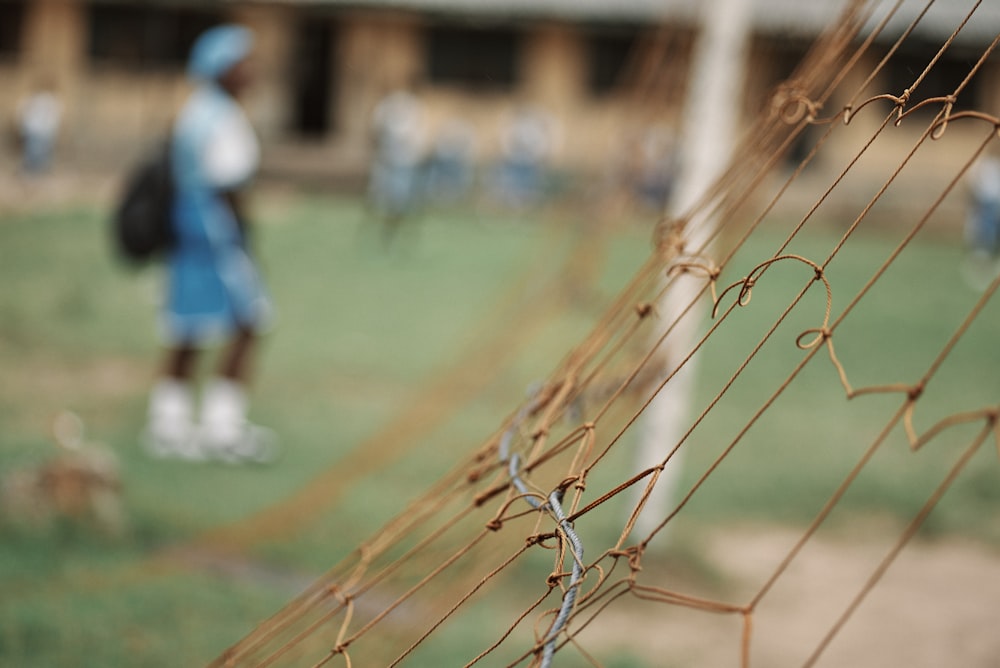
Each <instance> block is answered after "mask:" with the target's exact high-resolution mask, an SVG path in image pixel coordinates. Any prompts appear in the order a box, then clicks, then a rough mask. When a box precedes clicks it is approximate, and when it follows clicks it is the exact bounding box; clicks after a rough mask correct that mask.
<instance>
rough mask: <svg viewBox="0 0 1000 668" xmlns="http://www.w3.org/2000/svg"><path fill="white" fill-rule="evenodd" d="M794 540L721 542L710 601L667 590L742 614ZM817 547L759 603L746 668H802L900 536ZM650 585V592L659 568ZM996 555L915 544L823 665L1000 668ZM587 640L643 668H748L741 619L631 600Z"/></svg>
mask: <svg viewBox="0 0 1000 668" xmlns="http://www.w3.org/2000/svg"><path fill="white" fill-rule="evenodd" d="M798 535H799V534H797V533H795V532H793V531H791V530H788V529H779V528H766V529H762V528H755V529H752V530H751V529H737V530H726V531H719V532H717V533H715V534H713V535H712V536H710V537H709V538H708V539H706V540H705V543H704V548H703V551H704V554H703V557H704V559H705V560H706V562H707V563H708V564H709V566H710V568H712V569H715V570H717V572H718V574H719V575H720V578H721V581H720V583H717V584H716V585H711V586H709V587H708V589H710V590H712V591H708V592H706V591H705V589H706V588H705V587H704V586H702V587H700V588H701V589H702V591H692V589H695V590H697V589H699V586H698V585H693V586H690V587H686V586H685V584H684V583H677V582H670V583H669V584H668V585H667V587H668V588H672V589H676V590H678V591H680V592H682V593H686V594H694V595H698V596H705V597H710V598H712V600H716V601H720V602H725V603H731V604H735V605H738V606H742V605H746V604H747V603H749V602H750V601H751V600H753V598H754V596H755V595H756V594H757V593H758V592H759V591H761V588H762V587H763V585H764V583H765V582H767V581H768V579H769V578H770V576H771V574H772V573H773V572H774V571H775V569H776V568H777V566H778V564H780V563H781V561H782V559H783V558H784V556H785V555H786V554H787V553H788V551H789V549H790V548H791V546H792V545H794V543H795V541H796V539H797V538H798ZM898 535H899V534H898V531H896V532H884V533H882V534H881V535H878V534H870V533H868V534H865V535H863V536H859V537H854V538H850V539H848V538H846V537H828V538H824V537H817V538H815V539H814V540H812V541H810V543H809V544H808V545H807V547H806V549H805V550H803V552H802V553H801V554H800V556H799V557H798V558H797V559H796V560H795V561H793V562H792V564H791V566H790V568H789V569H788V570H787V571H786V572H785V573H784V574H783V575H782V576H781V577H780V578H778V580H777V581H776V583H775V585H774V586H773V587H772V588H771V589H770V590H769V591H768V592H767V593H766V595H765V596H764V597H763V598H761V600H760V603H759V605H758V606H757V607H756V609H755V612H754V614H753V618H752V619H753V629H752V636H751V650H750V665H751V666H755V667H763V668H775V667H778V668H780V667H784V666H802V665H805V664H806V663H807V661H808V660H809V658H810V657H811V656H812V655H813V653H814V652H815V651H816V649H817V647H818V646H819V645H820V644H821V642H822V641H823V639H824V637H826V636H827V634H828V633H829V632H830V630H831V628H833V626H834V625H835V624H836V622H837V620H838V619H839V618H840V617H841V616H842V615H843V613H844V612H845V610H846V609H847V608H848V606H849V605H850V603H851V601H852V600H853V599H854V598H855V596H856V595H857V594H858V592H859V591H860V590H861V589H862V588H863V587H864V585H865V583H866V581H868V579H869V578H870V577H872V574H873V572H875V570H876V568H877V567H878V565H879V563H880V562H881V561H882V560H883V558H884V557H885V556H886V554H887V553H888V551H889V550H890V548H891V546H892V544H893V542H894V541H895V539H896V538H897V536H898ZM650 570H652V571H654V573H652V574H651V577H648V578H647V577H645V575H644V576H643V580H644V581H645V582H646V583H648V584H652V585H657V586H663V583H655V582H654V580H655V579H656V578H657V577H659V568H657V567H654V568H653V569H650ZM998 612H1000V550H998V549H996V548H991V547H989V546H985V545H981V544H978V543H974V542H970V541H965V540H954V539H949V540H940V541H926V540H916V541H914V542H912V543H911V544H909V545H908V546H907V547H906V549H904V550H903V552H902V553H901V554H900V555H899V557H898V558H897V560H896V561H895V562H894V563H893V564H892V566H891V567H890V568H889V570H888V572H887V573H886V574H885V576H884V577H883V578H882V579H881V580H880V581H879V582H878V584H877V585H876V586H875V588H874V589H873V590H872V591H871V592H870V594H869V595H868V596H867V597H866V598H865V599H864V600H863V602H862V603H861V604H860V606H859V607H858V608H857V609H856V611H855V612H854V614H853V615H851V616H850V618H849V620H848V621H847V622H846V624H844V626H843V627H842V629H841V630H840V631H839V632H838V633H837V634H836V635H835V636H834V637H833V639H832V641H831V642H830V643H829V645H828V646H827V647H826V649H825V650H824V651H823V652H822V653H821V654H820V655H819V658H818V660H817V661H816V662H815V664H814V665H815V666H827V667H838V668H839V667H851V668H868V667H870V668H885V667H887V666H907V667H909V668H940V667H942V666H956V667H962V668H997V666H1000V634H998V633H997V630H996V629H997V614H998ZM599 619H600V621H599V623H595V624H593V625H591V626H590V627H588V628H587V629H586V632H585V633H584V634H582V635H581V641H582V642H583V645H584V646H585V647H587V648H589V649H595V650H596V649H598V647H600V648H601V651H600V654H601V655H602V656H608V655H609V654H608V652H607V650H609V649H610V650H612V654H611V655H612V656H613V655H614V653H616V651H617V652H620V653H622V654H626V655H628V656H631V657H635V658H636V659H637V660H641V661H643V662H644V665H649V666H656V667H665V668H669V667H672V666H731V667H737V666H741V656H740V655H741V642H742V633H743V623H742V616H741V615H740V614H738V613H737V614H722V613H714V612H706V611H702V610H695V609H689V608H685V607H677V606H673V605H667V604H663V603H649V602H641V603H639V604H638V605H636V604H634V602H633V601H631V600H630V599H624V604H623V605H621V606H616V607H612V608H610V609H609V610H607V611H606V613H605V614H603V615H601V616H600V618H599Z"/></svg>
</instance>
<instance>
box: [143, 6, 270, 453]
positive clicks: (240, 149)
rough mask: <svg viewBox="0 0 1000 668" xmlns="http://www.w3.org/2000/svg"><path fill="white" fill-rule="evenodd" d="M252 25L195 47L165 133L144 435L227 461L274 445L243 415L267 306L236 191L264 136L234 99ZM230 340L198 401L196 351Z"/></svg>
mask: <svg viewBox="0 0 1000 668" xmlns="http://www.w3.org/2000/svg"><path fill="white" fill-rule="evenodd" d="M252 47H253V34H252V33H251V32H250V30H248V29H247V28H245V27H242V26H238V25H223V26H218V27H215V28H212V29H210V30H208V31H207V32H205V33H203V34H202V35H201V36H200V37H199V38H198V39H197V40H196V42H195V44H194V46H193V47H192V51H191V56H190V60H189V63H188V74H189V76H190V77H191V79H193V81H194V83H195V86H194V90H193V92H192V93H191V95H190V97H189V99H188V101H187V102H186V104H185V106H184V107H183V109H182V110H181V112H180V114H179V116H178V117H177V119H176V121H175V124H174V127H173V132H172V139H171V151H172V155H171V160H172V169H173V176H174V182H175V196H174V206H173V212H172V213H173V215H172V219H173V223H174V233H175V234H174V237H175V243H174V246H173V248H172V250H171V251H170V254H169V257H168V260H167V265H168V270H167V286H168V287H167V297H166V301H165V304H164V309H163V314H162V317H163V322H162V325H163V332H164V336H165V339H166V343H167V351H166V359H165V361H164V364H163V369H162V372H161V375H160V378H159V379H158V381H157V383H156V384H155V386H154V387H153V390H152V393H151V396H150V402H149V421H148V427H147V438H146V443H147V446H148V448H149V449H150V451H151V453H152V454H154V455H157V456H176V457H182V458H188V459H223V460H230V461H242V460H248V459H250V460H263V459H268V458H270V457H271V456H272V455H273V437H272V436H271V434H270V432H268V431H267V430H265V429H263V428H261V427H257V426H255V425H252V424H251V423H249V422H248V421H247V417H246V413H247V394H246V386H247V382H248V380H249V376H250V364H251V361H252V358H253V355H254V351H255V349H256V345H257V341H258V337H259V334H260V333H261V331H262V330H263V329H264V328H265V327H266V326H267V323H268V321H269V318H270V312H271V306H270V302H269V299H268V296H267V294H266V291H265V287H264V284H263V281H262V279H261V276H260V272H259V270H258V267H257V264H256V263H255V261H254V259H253V257H252V256H251V254H250V251H249V248H248V244H247V238H246V233H247V230H246V225H245V219H244V218H243V216H242V214H241V197H242V194H243V192H244V190H245V189H246V187H247V186H248V184H249V183H250V181H251V179H252V178H253V176H254V174H255V172H256V171H257V167H258V163H259V159H260V146H259V144H258V141H257V138H256V135H255V134H254V131H253V128H252V127H251V125H250V122H249V120H248V119H247V116H246V114H245V113H244V111H243V109H242V107H241V106H240V102H239V100H240V96H241V94H242V93H243V92H244V91H245V90H246V89H247V87H248V86H249V84H250V83H251V69H250V60H249V58H250V55H251V51H252ZM220 339H224V340H226V341H227V344H226V346H225V348H224V349H223V351H222V355H221V358H220V360H219V365H218V368H217V369H216V372H215V374H214V376H213V377H212V378H210V379H209V380H208V381H207V382H206V384H205V387H204V388H203V391H202V393H201V401H200V411H199V410H196V402H195V395H194V381H195V377H196V371H197V368H196V367H197V363H198V360H199V357H200V355H201V352H202V351H203V350H204V349H205V348H206V347H207V346H208V345H210V344H213V343H214V342H216V341H218V340H220Z"/></svg>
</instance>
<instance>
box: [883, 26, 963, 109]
mask: <svg viewBox="0 0 1000 668" xmlns="http://www.w3.org/2000/svg"><path fill="white" fill-rule="evenodd" d="M938 48H939V47H938V45H936V44H931V43H923V42H914V43H912V44H910V43H905V44H904V45H903V47H902V48H901V49H900V50H899V51H898V52H897V53H895V54H893V56H892V58H890V59H889V62H888V63H887V65H886V75H887V77H888V84H889V89H890V92H892V93H893V94H894V95H901V94H902V93H903V91H904V90H906V89H907V88H910V89H912V90H911V94H910V100H909V102H908V103H907V109H912V108H913V107H914V106H916V105H917V104H919V103H920V102H921V101H922V100H927V99H929V98H935V97H945V96H948V95H951V94H952V93H954V92H955V90H956V89H957V88H958V87H959V86H960V85H961V83H962V81H964V80H965V78H966V77H967V76H969V73H970V72H971V71H972V68H973V67H975V65H976V62H977V61H978V59H979V56H980V55H981V52H980V51H976V50H972V49H964V48H962V47H956V46H952V47H951V48H949V49H948V50H947V51H945V52H944V53H943V54H942V55H941V58H940V59H939V60H938V61H937V62H936V63H935V64H934V66H933V67H932V68H931V69H930V71H928V72H927V74H926V76H925V77H924V78H923V79H922V80H921V81H920V83H919V84H918V85H917V86H916V87H914V83H916V81H917V79H918V78H919V77H920V75H921V73H922V72H923V71H924V69H925V68H926V67H927V65H928V64H929V63H930V62H931V60H932V59H933V58H934V54H935V53H936V52H937V50H938ZM980 79H982V77H973V78H972V79H971V80H970V81H969V83H968V84H966V86H965V87H964V88H963V89H962V91H961V92H960V93H959V95H958V98H957V100H956V103H955V110H959V109H968V108H971V107H974V106H976V104H977V102H978V99H979V94H980ZM941 109H942V106H941V105H940V104H928V105H927V106H926V107H922V108H921V109H920V110H918V111H917V113H926V114H929V115H934V114H937V113H938V112H939V111H941Z"/></svg>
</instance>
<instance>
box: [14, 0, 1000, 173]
mask: <svg viewBox="0 0 1000 668" xmlns="http://www.w3.org/2000/svg"><path fill="white" fill-rule="evenodd" d="M752 2H753V3H754V5H755V8H754V17H755V18H754V37H753V41H752V44H753V47H752V55H751V58H752V66H751V67H750V68H749V72H750V76H749V78H748V81H747V90H746V91H745V93H746V95H745V96H744V98H743V100H744V101H743V104H744V105H745V107H746V109H745V111H746V116H747V118H749V117H750V116H751V113H752V112H753V111H755V110H756V109H758V108H759V107H760V106H761V105H763V104H764V103H765V102H766V101H767V99H768V96H769V93H770V91H771V90H772V88H773V86H774V85H775V84H776V83H777V82H778V81H780V80H781V79H782V78H783V77H785V76H787V75H788V74H789V73H790V72H791V70H792V69H793V67H794V66H795V64H796V63H797V62H798V60H799V58H800V57H801V55H802V54H803V53H805V50H806V49H807V48H808V46H809V44H810V43H811V40H812V38H813V37H814V36H815V35H816V34H818V32H819V31H820V30H821V29H822V28H823V27H824V26H825V25H826V24H827V23H828V22H829V21H830V20H831V19H832V18H833V17H835V16H836V15H837V12H838V11H839V9H840V8H841V7H842V5H843V1H842V0H825V1H824V2H802V1H801V0H752ZM958 4H961V5H962V7H961V8H959V7H957V5H958ZM966 4H967V3H956V2H939V3H937V5H936V6H935V11H939V12H943V13H944V14H955V16H956V17H958V18H959V19H960V16H959V15H961V16H964V14H965V12H966V11H967V9H968V8H967V7H965V5H966ZM983 4H984V6H983V7H982V8H981V9H980V14H981V15H982V16H981V17H980V19H981V20H979V21H977V22H975V23H974V24H970V26H968V27H967V29H966V30H964V31H963V33H962V39H961V40H959V41H958V42H957V43H956V44H955V45H954V46H953V47H952V48H951V49H949V51H948V54H947V55H946V57H945V58H944V59H943V60H942V61H941V62H940V63H939V65H938V66H936V67H935V70H934V72H933V74H932V76H931V78H930V79H928V80H927V82H926V85H925V86H924V91H925V93H926V95H925V96H931V95H933V94H934V93H935V92H936V91H937V90H950V89H951V88H952V87H953V86H954V82H955V79H954V77H959V78H958V80H961V78H962V77H964V73H967V72H968V69H969V66H970V65H971V62H974V58H976V57H978V54H979V53H981V51H982V49H983V47H984V45H986V44H989V43H990V42H991V41H992V39H993V38H994V36H995V35H996V33H997V31H998V27H1000V7H997V6H996V4H995V3H983ZM698 5H699V3H698V2H697V1H696V0H615V1H614V2H609V1H607V0H253V1H246V2H236V1H233V0H229V1H227V0H201V1H200V2H192V1H188V0H157V1H152V0H133V1H125V0H107V1H105V0H0V121H2V122H3V123H4V126H7V127H9V125H10V123H9V121H10V119H11V117H12V115H13V113H14V108H15V106H16V103H17V100H18V99H19V98H21V97H22V96H23V95H25V94H26V93H27V92H28V91H30V90H31V89H32V87H33V86H34V85H36V82H37V81H39V80H43V79H44V80H47V81H51V82H54V84H55V86H56V89H57V91H58V92H59V94H60V96H61V98H62V101H63V106H64V124H63V129H62V135H61V146H62V148H63V150H64V155H67V156H69V159H70V160H72V161H73V162H74V163H75V164H76V165H77V166H80V167H86V166H87V165H88V164H89V163H93V164H95V165H101V166H107V165H113V164H115V163H117V162H119V161H120V160H121V159H122V158H123V157H124V156H131V155H132V154H133V153H134V151H135V150H136V146H137V145H142V144H143V143H145V142H148V141H149V139H150V137H153V136H155V135H156V134H157V133H158V132H160V131H161V130H162V129H163V128H165V127H166V126H167V124H168V123H169V120H170V118H171V116H172V114H173V113H174V112H175V110H176V109H177V106H178V104H179V103H180V101H181V100H182V99H183V97H184V95H185V93H186V88H187V85H188V84H187V82H186V81H185V78H184V75H183V68H184V61H185V58H186V55H187V50H188V47H189V46H190V44H191V42H192V40H193V38H194V37H195V35H197V34H198V32H200V31H201V30H202V29H204V28H205V27H207V26H209V25H212V24H215V23H218V22H220V21H224V20H227V21H228V20H234V21H240V22H243V23H245V24H247V25H249V26H250V27H252V28H253V29H254V30H255V31H256V34H257V36H258V40H259V50H258V54H257V61H256V64H257V71H258V74H259V76H260V85H259V86H258V87H257V88H256V89H255V91H254V92H253V95H252V98H251V99H250V100H249V107H250V111H251V114H252V115H253V117H254V120H255V122H256V125H257V127H258V129H259V130H260V133H261V135H262V139H263V140H264V142H265V143H266V145H267V147H268V150H267V153H266V155H267V162H266V164H265V169H266V170H268V171H270V172H272V173H281V174H294V175H297V176H301V177H314V178H322V179H324V180H325V181H326V182H330V180H331V179H345V180H350V179H352V178H356V177H358V176H359V175H360V174H363V170H364V166H365V165H366V164H367V161H368V159H369V154H370V151H371V137H370V118H371V113H372V110H373V109H374V107H375V105H376V104H377V102H378V101H379V100H380V99H381V98H382V97H383V96H384V95H385V94H387V93H388V92H389V91H391V90H394V89H398V88H400V87H412V86H416V87H418V90H419V94H420V96H421V98H422V100H423V102H424V105H425V108H426V110H427V118H428V123H429V126H430V127H429V132H430V133H432V134H433V132H434V131H435V128H438V127H443V126H445V125H447V124H449V123H453V122H454V121H455V120H456V119H460V120H461V121H462V122H464V123H467V124H468V125H469V126H470V127H472V128H474V130H475V134H476V141H475V152H476V157H477V159H478V160H484V161H485V160H490V159H491V158H492V157H493V156H495V155H496V154H497V152H498V151H499V147H500V137H501V136H502V128H503V124H504V123H505V120H506V119H507V118H508V117H509V116H510V115H511V114H512V113H513V112H514V111H515V110H516V109H517V108H519V106H522V105H524V104H532V105H535V106H537V107H539V108H543V109H545V110H546V112H547V113H548V114H550V115H551V116H552V118H554V119H556V121H557V125H558V133H557V135H558V136H557V137H556V138H555V141H554V142H553V149H552V161H553V162H554V164H555V166H556V167H558V168H561V169H563V170H564V171H566V172H567V173H572V172H580V171H583V172H593V171H601V170H607V169H608V168H609V166H611V165H612V164H613V163H614V162H615V161H618V160H621V159H623V158H622V156H623V155H626V156H627V155H629V154H630V153H631V151H630V150H628V149H626V148H625V147H628V146H630V145H631V144H634V143H635V142H637V141H640V140H641V137H642V136H643V133H644V132H645V131H646V130H647V129H649V128H658V129H660V130H662V131H666V132H668V133H669V131H670V129H671V128H672V127H675V126H676V124H677V121H678V118H679V111H680V108H681V103H682V100H683V98H684V93H685V90H686V87H687V86H688V83H689V82H688V81H687V70H688V60H689V54H690V50H691V45H692V43H693V39H694V35H695V34H696V22H697V8H698ZM986 5H989V6H986ZM959 9H960V10H961V11H960V12H959ZM953 18H954V17H947V16H945V17H943V18H940V19H935V20H934V21H929V22H927V23H926V24H925V25H924V27H923V28H922V29H921V31H918V33H916V34H915V35H914V37H913V38H912V39H910V40H908V41H907V47H906V48H905V49H904V50H903V51H901V52H900V53H899V54H898V55H897V56H896V57H894V58H893V60H892V61H891V62H890V64H889V66H888V67H887V68H886V69H885V70H884V72H883V75H882V76H883V77H884V80H883V81H881V82H879V86H878V87H880V88H881V89H882V90H899V91H901V90H902V88H903V87H904V86H905V84H906V83H908V82H909V81H912V79H913V68H914V67H921V68H922V67H923V65H924V64H925V63H926V62H927V59H928V57H929V54H932V53H933V52H934V51H936V50H937V45H938V44H940V42H941V40H942V39H943V37H944V36H946V35H947V34H949V33H950V32H951V30H952V29H953V28H954V25H955V23H956V21H955V20H952V19H953ZM881 53H884V49H883V50H882V52H881ZM881 53H880V52H877V51H876V52H873V53H872V54H871V55H870V56H869V57H871V58H877V57H880V55H881ZM874 62H877V61H874ZM986 81H989V82H992V84H991V85H985V83H984V82H986ZM996 83H1000V77H998V67H997V65H996V64H995V63H993V64H990V65H989V66H988V68H987V72H986V73H985V75H984V76H982V77H977V80H976V81H975V82H974V85H973V86H972V87H970V88H969V89H968V91H967V95H968V97H969V100H970V105H969V106H977V107H979V108H992V109H997V108H998V106H1000V105H998V104H997V100H998V96H1000V86H998V85H996ZM973 101H974V102H975V104H974V105H973V104H971V102H973Z"/></svg>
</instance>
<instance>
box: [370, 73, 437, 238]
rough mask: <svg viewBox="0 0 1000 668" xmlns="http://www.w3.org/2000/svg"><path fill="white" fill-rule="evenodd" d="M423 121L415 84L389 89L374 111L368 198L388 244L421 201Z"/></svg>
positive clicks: (423, 156)
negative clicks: (414, 88)
mask: <svg viewBox="0 0 1000 668" xmlns="http://www.w3.org/2000/svg"><path fill="white" fill-rule="evenodd" d="M424 123H425V121H424V112H423V105H422V104H421V102H420V98H419V97H418V96H417V94H416V93H415V92H414V91H413V90H412V88H401V89H399V90H394V91H392V92H390V93H389V94H388V95H386V96H385V97H384V98H382V99H381V100H380V101H379V103H378V104H377V105H376V107H375V110H374V112H373V115H372V137H373V141H374V150H373V157H372V165H371V174H370V176H369V183H368V200H369V205H370V206H371V207H372V208H373V209H374V212H375V214H376V215H377V216H379V218H380V220H381V223H382V234H383V241H384V242H385V243H386V244H390V243H392V241H393V240H394V239H395V238H396V236H397V235H398V233H399V228H400V225H401V223H402V221H403V219H404V218H406V217H407V215H409V214H411V213H412V212H413V211H414V210H415V209H417V208H418V207H419V205H420V195H421V190H422V183H421V167H422V166H423V162H424V158H425V152H426V146H425V144H426V137H425V132H426V129H425V127H424Z"/></svg>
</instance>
